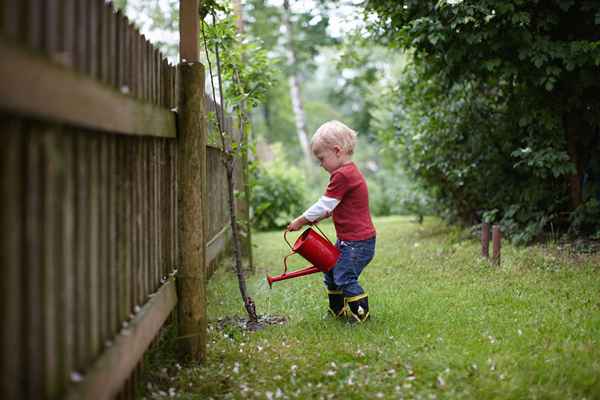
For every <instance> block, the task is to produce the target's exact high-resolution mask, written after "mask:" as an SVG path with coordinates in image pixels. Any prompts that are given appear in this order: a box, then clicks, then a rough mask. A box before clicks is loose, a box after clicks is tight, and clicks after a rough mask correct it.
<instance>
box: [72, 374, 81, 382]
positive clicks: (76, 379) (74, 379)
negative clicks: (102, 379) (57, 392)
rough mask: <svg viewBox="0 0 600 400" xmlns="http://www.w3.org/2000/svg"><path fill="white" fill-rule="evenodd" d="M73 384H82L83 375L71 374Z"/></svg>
mask: <svg viewBox="0 0 600 400" xmlns="http://www.w3.org/2000/svg"><path fill="white" fill-rule="evenodd" d="M70 377H71V382H81V381H82V380H83V375H81V374H80V373H79V372H77V371H73V372H71V376H70Z"/></svg>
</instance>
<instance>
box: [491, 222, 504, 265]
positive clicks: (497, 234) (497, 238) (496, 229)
mask: <svg viewBox="0 0 600 400" xmlns="http://www.w3.org/2000/svg"><path fill="white" fill-rule="evenodd" d="M501 241H502V231H501V230H500V225H494V226H493V227H492V243H493V252H492V263H493V264H494V265H500V248H501Z"/></svg>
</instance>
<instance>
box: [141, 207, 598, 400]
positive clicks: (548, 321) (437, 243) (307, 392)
mask: <svg viewBox="0 0 600 400" xmlns="http://www.w3.org/2000/svg"><path fill="white" fill-rule="evenodd" d="M375 225H376V228H377V231H378V242H377V250H376V256H375V258H374V260H373V261H372V262H371V264H370V265H369V266H368V267H367V268H366V269H365V272H364V273H363V275H362V276H361V283H362V285H363V287H364V288H365V290H366V291H367V292H368V293H369V302H370V307H371V315H372V320H371V321H369V322H367V323H365V324H360V325H347V324H345V323H342V322H340V321H336V320H333V319H331V318H329V317H327V313H326V309H327V300H326V292H325V289H324V287H323V284H322V282H321V281H322V276H321V275H320V274H314V275H310V276H306V277H302V278H298V279H293V280H288V281H283V282H277V283H275V284H274V285H273V289H269V286H268V284H267V282H266V280H265V274H266V273H267V272H268V273H270V274H278V273H280V272H282V270H283V264H282V258H283V257H284V256H285V255H286V254H287V252H288V250H289V248H288V247H287V245H286V244H285V242H284V241H283V235H282V232H269V233H257V234H254V235H253V239H254V242H255V246H256V247H255V249H254V259H255V264H256V267H257V274H256V275H255V276H252V277H249V282H248V284H249V288H250V290H251V293H252V296H253V298H254V299H255V302H256V304H257V309H258V312H259V314H270V315H283V316H285V317H286V318H287V319H288V322H287V323H286V324H284V325H272V326H268V327H266V328H265V329H263V330H260V331H258V332H246V331H243V330H242V329H240V328H238V327H236V326H234V325H229V326H226V327H225V328H222V327H220V326H219V324H217V323H216V322H217V320H218V319H220V318H223V317H226V316H234V315H239V316H243V315H244V314H243V313H244V311H243V307H242V305H241V301H240V298H239V292H238V288H237V282H236V280H235V277H234V275H233V273H232V272H231V270H230V269H229V268H228V267H222V268H221V269H220V270H219V272H218V273H217V274H216V275H215V276H214V277H213V278H212V280H211V281H210V284H209V304H208V312H209V318H210V320H211V328H210V339H209V347H208V352H209V355H208V361H207V362H206V363H205V365H203V366H199V367H198V366H195V367H193V366H183V367H182V366H179V365H177V366H174V365H165V366H164V367H165V368H166V369H167V370H166V371H163V372H166V374H170V378H169V379H165V380H163V382H162V383H161V384H160V385H158V386H157V385H156V382H155V383H154V386H152V390H151V391H150V396H152V393H154V394H156V393H157V392H158V389H159V387H162V389H161V390H163V391H164V392H165V393H166V392H167V390H168V388H172V389H171V392H172V393H173V394H175V395H176V396H177V397H180V398H197V399H206V398H232V399H241V398H258V399H271V398H273V399H277V398H281V399H286V398H299V399H305V398H315V399H320V398H322V399H342V398H343V399H377V398H384V399H395V398H407V399H412V398H417V399H444V398H449V399H454V398H467V399H489V398H498V399H524V398H528V399H584V398H585V399H600V267H599V265H598V263H599V262H598V257H597V256H595V257H594V256H586V257H584V258H579V259H577V260H575V259H573V258H569V257H565V256H562V255H561V253H560V252H558V251H557V250H556V245H554V246H552V245H547V246H544V247H529V248H514V247H512V246H509V245H508V244H505V245H504V248H503V253H502V265H501V267H500V268H495V267H491V266H490V265H489V264H488V262H487V261H485V260H482V259H481V258H480V256H479V254H480V244H479V242H478V241H477V240H476V239H474V238H472V237H468V235H466V234H465V233H464V232H460V231H458V230H455V229H451V228H447V227H446V226H445V225H443V224H441V223H440V222H438V221H436V220H434V219H426V220H425V223H424V224H423V225H417V224H415V223H413V222H411V220H410V219H409V218H403V217H389V218H378V219H375ZM323 228H324V229H325V231H326V232H327V233H328V234H331V236H333V227H332V226H331V225H327V224H323ZM294 237H295V236H294ZM291 259H294V263H292V265H293V266H295V267H299V266H304V264H305V263H303V262H302V259H301V258H300V256H294V257H292V258H291Z"/></svg>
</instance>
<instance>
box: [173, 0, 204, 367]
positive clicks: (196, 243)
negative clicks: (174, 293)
mask: <svg viewBox="0 0 600 400" xmlns="http://www.w3.org/2000/svg"><path fill="white" fill-rule="evenodd" d="M198 2H199V1H198V0H180V3H179V6H180V8H179V13H180V14H179V15H180V21H181V23H180V51H181V62H180V64H179V67H178V72H179V87H178V94H179V101H178V105H177V107H178V112H177V125H178V132H177V157H178V160H177V171H178V184H179V189H178V193H179V196H178V221H177V223H178V228H179V243H180V252H179V254H180V260H179V271H178V277H177V283H178V292H179V307H178V320H179V337H180V346H179V348H180V351H181V354H182V355H183V356H186V357H191V358H192V359H193V360H195V361H202V360H204V359H205V358H206V338H207V332H206V329H207V319H206V235H205V224H206V219H207V212H206V200H207V199H206V138H207V130H208V126H207V123H206V121H207V119H206V115H205V111H204V101H205V99H204V66H203V65H202V64H201V63H200V62H199V54H198V42H197V40H198V22H199V17H198ZM184 60H185V61H184Z"/></svg>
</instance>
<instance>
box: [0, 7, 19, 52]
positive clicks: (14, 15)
mask: <svg viewBox="0 0 600 400" xmlns="http://www.w3.org/2000/svg"><path fill="white" fill-rule="evenodd" d="M24 4H25V3H24V2H22V1H17V2H9V1H3V2H2V4H1V5H0V7H1V8H2V9H1V11H0V12H1V15H0V19H1V21H0V25H1V26H0V32H2V33H3V34H4V35H6V36H7V37H9V38H11V39H13V40H17V41H18V42H22V41H23V36H22V35H21V33H22V32H23V30H22V29H21V21H22V20H23V18H22V16H23V13H24V8H23V5H24Z"/></svg>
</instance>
